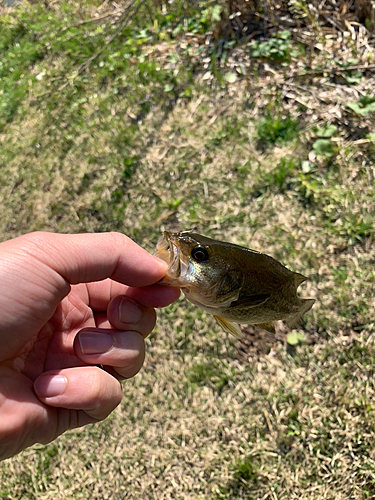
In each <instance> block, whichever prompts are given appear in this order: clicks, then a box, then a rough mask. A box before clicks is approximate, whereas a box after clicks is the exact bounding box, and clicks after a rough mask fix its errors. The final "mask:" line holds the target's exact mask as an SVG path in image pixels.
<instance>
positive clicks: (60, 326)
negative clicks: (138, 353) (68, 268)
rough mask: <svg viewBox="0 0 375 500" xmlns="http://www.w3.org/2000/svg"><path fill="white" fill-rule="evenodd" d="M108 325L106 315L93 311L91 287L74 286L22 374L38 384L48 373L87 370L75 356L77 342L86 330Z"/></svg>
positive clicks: (39, 338) (44, 330) (39, 336)
mask: <svg viewBox="0 0 375 500" xmlns="http://www.w3.org/2000/svg"><path fill="white" fill-rule="evenodd" d="M96 316H98V317H97V318H96ZM104 316H105V317H104ZM104 322H106V323H108V322H107V321H106V313H96V312H95V311H93V309H92V308H91V307H90V295H89V287H88V285H86V284H80V285H75V286H73V287H72V290H71V292H70V293H69V295H68V296H67V297H65V299H63V300H62V302H61V303H60V304H59V305H58V307H57V309H56V311H55V313H54V314H53V316H52V318H51V319H50V320H49V321H48V322H47V323H46V324H45V325H44V326H43V328H42V329H41V330H40V331H39V332H38V334H37V337H36V339H35V341H34V343H33V344H32V345H31V346H30V350H29V352H28V355H27V358H26V361H25V367H24V369H23V370H22V372H23V373H24V374H25V375H27V377H28V378H30V379H31V380H33V381H34V380H35V379H36V378H37V377H39V375H41V373H43V372H45V371H48V370H55V369H62V368H69V367H73V366H83V365H84V364H85V363H83V362H82V361H81V360H80V359H79V358H78V356H77V355H76V354H75V352H74V346H73V343H74V338H75V336H76V334H77V333H78V331H79V330H81V329H82V328H85V327H99V326H107V324H106V325H103V323H104Z"/></svg>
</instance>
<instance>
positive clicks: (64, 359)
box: [0, 281, 127, 454]
mask: <svg viewBox="0 0 375 500" xmlns="http://www.w3.org/2000/svg"><path fill="white" fill-rule="evenodd" d="M91 286H92V287H95V288H96V291H99V290H98V286H99V287H100V288H101V291H102V292H104V295H105V296H107V297H108V301H109V300H110V298H111V296H112V293H111V283H110V282H109V281H108V282H103V283H101V284H92V285H91ZM115 288H116V289H117V290H116V292H117V291H119V288H123V289H126V288H127V287H124V285H119V284H116V286H115ZM90 300H91V301H93V302H95V296H94V297H92V296H91V295H90V285H86V284H80V285H75V286H73V287H72V290H71V292H70V293H69V295H68V296H67V297H65V298H64V299H63V300H62V302H61V303H60V304H59V306H58V307H57V309H56V311H55V312H54V314H53V316H52V317H51V319H50V320H49V321H48V322H47V323H46V324H45V325H44V326H43V327H42V328H41V329H40V331H39V332H37V333H35V334H34V335H32V338H31V339H30V341H29V343H28V344H27V346H26V347H27V350H25V351H23V352H22V353H20V355H18V356H17V357H15V358H14V359H13V360H12V363H11V364H12V366H13V369H11V370H10V369H9V368H7V367H4V368H3V369H2V370H5V371H6V377H7V379H8V383H7V386H8V387H12V391H13V392H14V393H15V394H17V396H18V397H17V399H13V400H8V402H7V405H8V411H9V412H11V413H14V414H17V413H18V414H19V415H21V416H22V414H24V411H25V406H24V405H25V403H27V409H28V411H29V412H30V414H32V415H33V418H34V419H37V420H41V421H42V425H41V426H40V427H39V429H38V431H37V435H36V436H32V438H31V440H30V443H27V442H26V443H25V442H23V441H22V439H23V433H22V432H20V433H19V436H17V437H18V439H14V440H13V441H12V446H13V447H14V452H12V453H11V454H14V453H17V452H18V451H19V450H20V449H23V448H24V447H25V446H28V445H29V444H32V442H35V441H40V442H45V443H46V442H49V441H51V440H53V439H55V438H56V437H57V436H58V435H60V434H61V433H62V432H64V430H66V428H74V427H77V426H80V425H84V424H86V423H89V422H93V421H95V419H94V418H93V417H90V416H88V415H87V414H86V413H85V412H83V411H80V410H67V409H64V408H54V407H50V406H46V405H44V404H43V403H42V402H41V401H40V400H39V399H38V398H37V397H36V395H35V393H34V390H33V382H34V381H35V380H36V379H37V378H38V377H39V375H41V374H42V373H43V372H45V371H48V370H56V369H57V370H59V369H64V368H69V367H77V366H84V365H85V363H83V362H82V361H81V360H80V359H79V357H78V356H77V355H76V354H75V351H74V338H75V336H76V334H77V332H78V331H79V330H81V329H82V328H85V327H108V326H109V322H108V320H107V315H106V312H99V311H98V312H97V311H94V310H93V308H92V307H90ZM9 361H11V360H9ZM21 366H23V368H22V369H21V370H18V369H17V367H19V368H21ZM3 389H4V390H2V388H1V387H0V393H2V395H0V404H1V399H2V398H3V397H4V396H5V397H6V387H4V388H3ZM18 407H19V408H18ZM24 418H27V414H24ZM21 421H22V418H21V419H20V423H21ZM19 429H20V431H21V430H22V426H21V425H20V426H19ZM15 431H16V432H17V429H15Z"/></svg>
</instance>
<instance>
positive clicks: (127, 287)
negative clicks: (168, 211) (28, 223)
mask: <svg viewBox="0 0 375 500" xmlns="http://www.w3.org/2000/svg"><path fill="white" fill-rule="evenodd" d="M166 267H167V265H166V264H165V263H164V262H163V261H161V260H160V259H157V258H156V257H153V256H151V255H150V254H148V253H147V252H146V251H145V250H143V249H142V248H141V247H139V246H138V245H136V243H134V242H133V241H132V240H130V239H129V238H127V237H126V236H124V235H121V234H119V233H103V234H76V235H63V234H53V233H30V234H28V235H25V236H21V237H19V238H16V239H14V240H9V241H5V242H3V243H0V307H1V316H0V459H4V458H8V457H11V456H13V455H15V454H16V453H19V452H20V451H22V450H23V449H25V448H27V447H28V446H31V445H32V444H34V443H43V444H46V443H49V442H50V441H52V440H53V439H55V438H56V437H57V436H59V435H60V434H62V433H63V432H65V431H66V430H68V429H73V428H75V427H79V426H82V425H86V424H88V423H93V422H96V421H100V420H103V419H104V418H106V417H107V416H108V415H109V413H111V411H112V410H113V409H114V408H115V407H116V406H117V405H118V404H119V403H120V401H121V385H120V382H119V381H120V380H122V379H125V378H130V377H133V376H134V375H135V374H136V373H137V372H138V371H139V369H140V368H141V366H142V364H143V360H144V352H145V346H144V338H145V337H146V336H147V335H148V334H149V333H150V332H151V330H152V329H153V327H154V325H155V321H156V314H155V310H154V309H153V308H154V307H163V306H166V305H168V304H170V303H172V302H173V301H175V300H176V299H177V297H178V293H179V292H178V290H176V289H172V288H166V287H163V286H159V285H153V284H154V283H156V282H157V281H158V280H159V279H161V278H162V277H163V275H164V273H165V270H166ZM97 364H101V365H104V366H105V371H104V370H102V369H100V368H99V367H97V366H96V365H97Z"/></svg>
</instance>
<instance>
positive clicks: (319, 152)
mask: <svg viewBox="0 0 375 500" xmlns="http://www.w3.org/2000/svg"><path fill="white" fill-rule="evenodd" d="M313 150H314V153H315V154H316V156H323V157H325V158H331V157H332V156H333V155H334V150H333V147H332V144H331V141H328V140H327V139H318V140H317V141H315V142H314V144H313Z"/></svg>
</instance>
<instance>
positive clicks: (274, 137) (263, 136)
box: [257, 114, 299, 144]
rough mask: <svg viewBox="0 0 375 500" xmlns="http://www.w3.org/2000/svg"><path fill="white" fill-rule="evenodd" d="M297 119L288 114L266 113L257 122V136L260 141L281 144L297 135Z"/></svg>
mask: <svg viewBox="0 0 375 500" xmlns="http://www.w3.org/2000/svg"><path fill="white" fill-rule="evenodd" d="M298 130H299V124H298V120H297V119H293V118H292V117H290V116H287V117H285V118H284V117H282V116H274V115H272V114H267V115H266V116H265V117H264V118H262V119H261V120H259V122H258V123H257V137H258V139H259V141H261V143H264V144H267V143H270V144H282V143H284V142H289V141H292V140H293V139H295V138H296V137H297V135H298Z"/></svg>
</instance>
